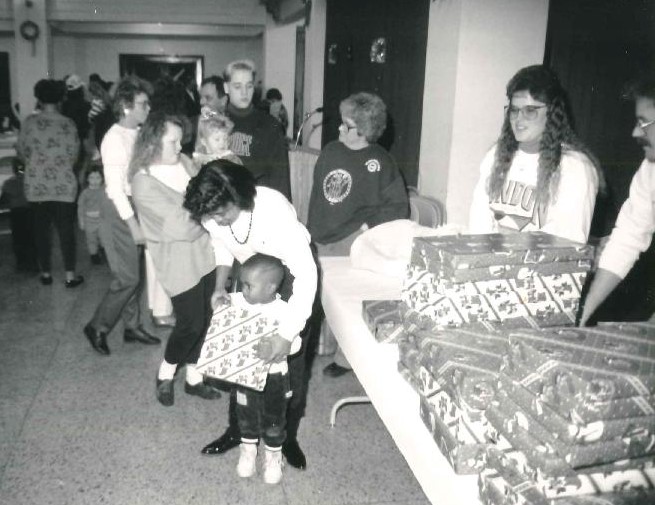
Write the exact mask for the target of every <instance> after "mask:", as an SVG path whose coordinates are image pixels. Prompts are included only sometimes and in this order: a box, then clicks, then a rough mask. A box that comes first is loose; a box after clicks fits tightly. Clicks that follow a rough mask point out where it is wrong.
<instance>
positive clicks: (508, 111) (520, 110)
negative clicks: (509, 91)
mask: <svg viewBox="0 0 655 505" xmlns="http://www.w3.org/2000/svg"><path fill="white" fill-rule="evenodd" d="M546 107H548V105H526V106H525V107H520V108H519V107H514V110H512V106H511V105H505V113H506V114H507V115H508V117H509V118H510V119H518V117H519V114H522V115H523V118H524V119H525V120H526V121H534V120H535V119H537V117H538V115H539V112H538V111H539V109H544V108H546ZM514 111H516V112H514ZM526 111H529V113H530V115H532V114H534V117H528V114H526Z"/></svg>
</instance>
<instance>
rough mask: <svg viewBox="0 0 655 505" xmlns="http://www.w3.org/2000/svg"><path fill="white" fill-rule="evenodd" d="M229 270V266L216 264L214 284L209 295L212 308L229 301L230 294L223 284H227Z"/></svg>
mask: <svg viewBox="0 0 655 505" xmlns="http://www.w3.org/2000/svg"><path fill="white" fill-rule="evenodd" d="M231 271H232V267H231V266H227V265H218V266H217V267H216V286H215V287H214V293H213V294H212V297H211V303H212V308H213V309H216V307H218V306H219V305H222V304H225V303H229V301H230V295H229V293H228V292H227V289H225V286H226V285H227V279H228V278H229V277H230V272H231Z"/></svg>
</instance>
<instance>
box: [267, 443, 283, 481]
mask: <svg viewBox="0 0 655 505" xmlns="http://www.w3.org/2000/svg"><path fill="white" fill-rule="evenodd" d="M281 449H282V448H281V447H280V448H279V449H278V450H276V451H273V450H271V449H269V448H268V447H266V450H265V452H264V482H265V483H266V484H278V483H279V482H280V481H281V480H282V450H281Z"/></svg>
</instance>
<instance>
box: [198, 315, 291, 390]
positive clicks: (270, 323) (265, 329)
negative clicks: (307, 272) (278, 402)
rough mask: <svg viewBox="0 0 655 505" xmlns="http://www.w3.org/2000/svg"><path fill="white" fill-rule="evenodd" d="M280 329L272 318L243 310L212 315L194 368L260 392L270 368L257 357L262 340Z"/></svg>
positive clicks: (210, 375)
mask: <svg viewBox="0 0 655 505" xmlns="http://www.w3.org/2000/svg"><path fill="white" fill-rule="evenodd" d="M278 326H279V324H278V321H277V320H276V319H275V318H271V317H267V316H265V315H263V314H260V313H252V312H251V311H248V310H246V309H244V308H242V307H237V306H232V305H224V306H222V307H219V308H218V309H216V311H214V315H213V316H212V319H211V323H210V325H209V328H208V330H207V335H206V337H205V342H204V343H203V345H202V349H201V351H200V357H199V358H198V363H197V365H196V368H197V369H198V371H200V372H201V373H204V374H206V375H208V376H209V377H214V378H217V379H221V380H225V381H228V382H232V383H234V384H239V385H242V386H246V387H249V388H252V389H255V390H257V391H263V389H264V387H265V386H266V378H267V376H268V370H269V368H270V364H265V363H264V362H263V361H262V360H261V359H259V358H258V357H257V351H256V348H257V346H258V345H259V343H260V341H261V339H263V338H266V337H268V336H270V335H272V334H273V333H274V332H275V331H277V327H278Z"/></svg>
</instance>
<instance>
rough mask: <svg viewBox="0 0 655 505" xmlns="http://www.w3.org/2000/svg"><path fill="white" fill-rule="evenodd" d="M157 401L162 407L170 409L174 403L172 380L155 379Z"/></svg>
mask: <svg viewBox="0 0 655 505" xmlns="http://www.w3.org/2000/svg"><path fill="white" fill-rule="evenodd" d="M157 400H158V401H159V403H161V404H162V405H163V406H164V407H170V406H171V405H173V402H174V401H175V397H174V390H173V379H164V380H159V379H157Z"/></svg>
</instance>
